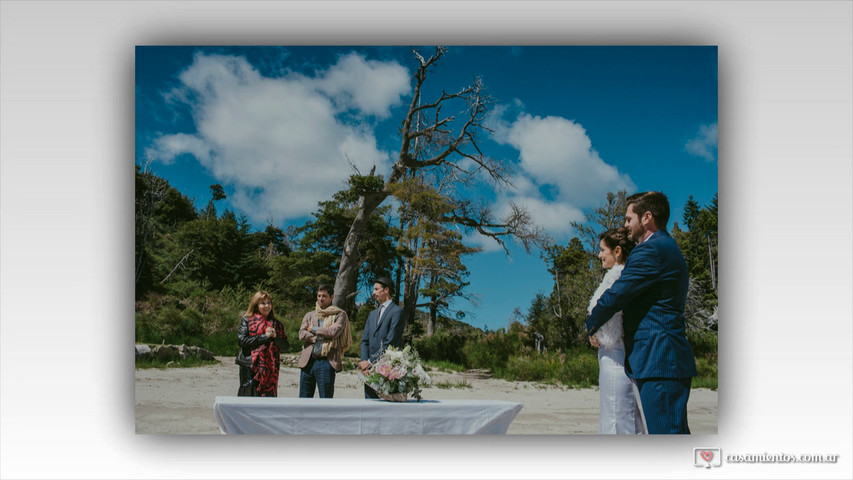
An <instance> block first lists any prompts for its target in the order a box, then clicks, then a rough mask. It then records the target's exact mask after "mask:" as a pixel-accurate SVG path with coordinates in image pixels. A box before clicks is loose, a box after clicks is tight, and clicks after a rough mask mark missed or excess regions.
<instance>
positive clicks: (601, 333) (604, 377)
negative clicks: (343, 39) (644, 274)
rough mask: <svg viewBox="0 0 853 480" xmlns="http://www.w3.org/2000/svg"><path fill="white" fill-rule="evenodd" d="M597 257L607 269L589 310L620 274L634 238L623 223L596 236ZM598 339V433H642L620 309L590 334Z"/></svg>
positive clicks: (593, 341)
mask: <svg viewBox="0 0 853 480" xmlns="http://www.w3.org/2000/svg"><path fill="white" fill-rule="evenodd" d="M599 239H600V244H599V246H600V247H601V251H600V252H599V254H598V258H599V259H600V260H601V265H602V266H603V267H604V268H605V269H609V270H607V273H606V274H605V275H604V279H603V280H602V281H601V285H599V286H598V289H596V290H595V293H594V294H593V296H592V298H591V299H590V301H589V308H588V309H587V310H588V312H591V311H592V309H593V307H595V304H596V303H597V302H598V299H599V298H600V297H601V295H602V294H603V293H604V292H606V291H607V289H608V288H610V287H611V286H612V285H613V283H614V282H615V281H616V280H617V279H618V278H619V276H620V275H621V274H622V269H623V268H624V267H625V261H626V259H627V258H628V254H629V253H630V252H631V249H632V248H634V245H635V244H634V242H633V240H631V239H630V238H629V237H628V229H626V228H625V227H619V228H614V229H611V230H608V231H606V232H604V233H602V234H601V235H600V236H599ZM590 342H591V343H592V344H593V345H595V344H596V343H598V344H599V345H598V367H599V373H598V387H599V394H600V396H601V398H600V409H601V410H600V414H599V417H598V433H604V434H627V435H634V434H640V433H643V421H642V418H641V414H640V409H639V406H638V405H637V400H636V398H635V397H634V389H633V386H632V385H631V379H630V378H628V376H627V375H626V374H625V346H624V343H623V341H622V312H618V313H616V315H613V317H612V318H611V319H610V320H608V321H607V323H605V324H604V325H602V327H601V328H600V329H599V330H598V331H597V332H595V335H593V336H592V337H591V338H590Z"/></svg>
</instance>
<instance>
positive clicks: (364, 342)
mask: <svg viewBox="0 0 853 480" xmlns="http://www.w3.org/2000/svg"><path fill="white" fill-rule="evenodd" d="M391 285H392V283H391V279H390V278H388V277H379V278H377V279H376V280H374V284H373V299H374V300H376V303H378V304H379V308H377V309H376V310H374V311H372V312H370V315H368V316H367V323H365V325H364V334H363V335H362V336H361V362H360V363H359V364H358V366H359V368H360V369H361V371H362V373H364V374H365V375H367V371H368V370H369V369H370V364H371V362H373V361H376V359H377V358H379V356H380V355H382V354H383V353H384V352H385V349H386V348H388V346H389V345H392V346H394V347H395V348H400V347H402V346H403V330H404V329H405V328H406V316H405V315H404V314H403V309H402V308H400V307H398V306H397V305H396V304H395V303H394V302H392V301H391ZM364 398H379V396H378V395H377V394H376V392H375V391H374V390H373V389H372V388H370V387H368V386H367V384H365V385H364Z"/></svg>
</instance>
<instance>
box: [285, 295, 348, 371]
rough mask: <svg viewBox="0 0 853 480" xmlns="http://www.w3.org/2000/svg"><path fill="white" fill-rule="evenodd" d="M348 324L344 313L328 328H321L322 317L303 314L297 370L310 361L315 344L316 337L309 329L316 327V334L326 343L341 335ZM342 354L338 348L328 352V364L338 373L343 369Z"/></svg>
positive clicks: (314, 312)
mask: <svg viewBox="0 0 853 480" xmlns="http://www.w3.org/2000/svg"><path fill="white" fill-rule="evenodd" d="M347 322H349V319H348V318H347V313H346V312H341V313H339V314H337V316H335V322H334V323H332V324H331V325H329V326H328V327H323V317H321V316H320V314H319V313H317V312H316V311H314V310H312V311H310V312H308V313H306V314H305V316H304V317H302V324H301V325H300V326H299V340H300V341H301V342H302V343H303V347H302V353H301V354H300V355H299V362H298V363H297V366H298V367H299V368H305V366H306V365H308V361H309V360H311V352H312V351H313V350H314V343H316V342H317V335H314V334H313V333H311V327H313V326H318V327H319V328H318V329H317V334H318V335H322V336H323V341H324V342H328V341H331V340H332V339H333V338H336V337H337V336H338V335H341V334H342V333H343V330H344V326H346V323H347ZM343 353H344V352H341V349H340V348H333V349H331V350H329V356H328V357H327V358H328V359H329V364H330V365H331V366H332V368H333V369H334V370H335V371H336V372H340V371H341V369H342V368H343V362H342V361H341V355H342V354H343Z"/></svg>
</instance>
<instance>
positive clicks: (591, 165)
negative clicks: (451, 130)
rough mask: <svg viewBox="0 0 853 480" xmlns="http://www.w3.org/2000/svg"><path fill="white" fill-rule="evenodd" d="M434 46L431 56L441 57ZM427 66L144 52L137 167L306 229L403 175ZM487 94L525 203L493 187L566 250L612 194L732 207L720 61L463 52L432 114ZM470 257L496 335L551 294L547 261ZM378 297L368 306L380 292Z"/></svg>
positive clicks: (295, 55)
mask: <svg viewBox="0 0 853 480" xmlns="http://www.w3.org/2000/svg"><path fill="white" fill-rule="evenodd" d="M432 48H433V47H425V48H423V49H422V51H423V52H425V53H426V54H428V53H430V52H431V51H432ZM414 68H415V63H414V60H413V57H412V54H411V52H410V50H409V48H408V47H392V46H380V47H352V46H349V47H137V50H136V162H137V163H146V162H148V163H149V164H150V168H151V169H152V171H154V172H155V173H156V174H158V175H160V176H163V177H165V178H167V179H168V180H169V182H170V183H171V184H172V185H173V186H174V187H176V188H177V189H179V190H180V191H181V192H183V193H185V194H187V195H188V196H189V197H190V198H194V199H195V202H196V206H197V207H202V206H204V204H205V203H206V202H207V200H208V199H209V196H210V193H209V186H210V185H211V184H213V183H219V184H221V185H223V187H224V188H225V192H226V194H227V195H228V199H227V200H224V201H223V202H221V203H220V204H219V205H220V206H219V208H220V211H222V209H223V208H231V209H232V210H234V211H235V212H236V213H237V214H238V215H245V216H246V217H247V219H248V220H249V221H250V222H251V223H252V224H253V226H255V227H256V228H263V226H265V225H266V224H267V223H268V221H270V220H272V222H273V223H274V224H276V225H278V226H280V227H282V228H285V227H286V226H288V225H302V224H304V223H305V222H306V221H307V220H309V219H310V218H311V216H310V214H311V212H313V211H315V210H316V208H317V202H318V201H322V200H325V199H328V198H329V196H330V195H331V194H332V193H334V192H335V191H337V190H340V189H341V188H343V187H344V181H345V179H346V178H347V177H348V176H349V175H350V174H351V173H352V167H351V166H350V163H351V164H353V165H355V166H356V167H358V168H359V169H360V170H361V171H362V172H367V171H368V170H369V169H370V168H371V166H373V165H376V168H377V172H378V173H382V174H385V175H387V174H388V172H389V171H390V166H391V165H392V163H393V161H394V159H395V158H396V152H397V151H398V149H399V136H398V134H397V128H398V126H399V124H400V121H401V120H402V115H403V114H404V112H405V109H406V107H407V105H408V103H409V101H410V98H411V97H410V95H411V74H412V73H413V71H414ZM475 76H479V77H480V78H482V81H483V83H484V84H485V87H486V88H487V90H488V93H489V94H490V95H491V96H492V97H494V98H495V100H496V103H495V106H494V108H493V111H492V113H491V115H490V117H489V125H490V126H491V127H492V128H493V129H494V130H495V133H494V135H493V136H491V137H488V138H484V139H483V140H482V141H481V147H482V148H483V150H484V152H485V153H486V154H488V155H490V156H492V157H494V158H498V159H501V160H503V161H505V162H506V163H507V164H509V165H511V166H512V167H513V171H512V179H513V182H514V184H515V185H516V187H517V188H516V189H515V190H512V191H505V192H498V193H495V192H493V191H490V190H485V189H479V190H478V191H477V195H479V196H481V197H482V198H484V199H485V200H486V201H487V202H489V203H490V204H491V205H492V206H493V207H494V209H495V211H497V212H500V211H502V210H503V209H506V208H507V206H508V205H509V202H515V203H517V204H520V205H524V206H526V207H527V208H528V209H529V211H530V212H531V214H532V216H533V219H534V221H536V222H537V224H539V225H540V226H541V227H542V228H543V230H544V231H545V232H546V233H547V234H549V235H550V236H552V237H553V238H555V240H556V241H557V242H559V243H561V244H565V243H566V242H568V241H569V240H570V239H571V237H572V236H574V234H573V232H572V229H571V227H570V225H569V224H570V222H571V221H573V220H582V218H583V215H584V214H585V213H587V212H588V211H589V210H591V209H593V208H595V207H597V206H599V205H601V204H602V203H603V202H604V201H605V195H606V193H607V192H609V191H616V190H618V189H621V188H625V189H627V190H628V191H629V193H632V192H637V191H645V190H662V191H663V192H665V193H666V194H667V195H668V196H669V199H670V202H671V209H672V215H671V219H670V225H669V227H670V228H671V227H672V222H673V221H679V223H681V222H680V219H681V211H682V209H683V206H684V203H685V202H686V200H687V198H688V196H689V195H693V196H694V197H695V199H696V200H697V201H698V202H699V203H700V205H706V204H708V203H709V202H710V201H711V199H712V198H713V196H714V195H715V193H716V192H717V178H718V176H717V166H718V165H717V48H716V47H702V46H700V47H558V46H550V47H531V46H524V47H479V46H477V47H473V46H464V47H453V46H451V47H449V50H448V52H447V54H446V55H445V56H444V58H443V59H442V61H441V63H440V64H439V65H438V68H436V69H435V70H434V71H433V73H432V74H431V75H430V76H429V77H428V79H427V83H426V84H425V94H424V98H425V100H426V99H431V98H434V97H435V96H437V95H438V94H440V91H441V90H442V89H445V90H447V91H454V90H458V89H459V88H461V87H463V86H465V85H467V84H469V83H470V82H471V81H472V79H473V78H474V77H475ZM466 238H467V240H468V241H470V242H471V243H474V244H478V245H481V246H482V247H483V248H484V251H483V253H480V254H477V255H475V256H473V257H470V258H468V260H467V262H466V264H467V265H468V267H469V269H470V271H471V275H470V277H469V281H470V282H471V285H470V286H469V288H468V289H469V292H470V293H472V294H476V295H477V296H478V297H479V300H478V303H479V306H478V307H476V308H475V307H473V306H472V305H471V304H469V303H467V302H465V301H459V302H457V304H456V305H455V308H461V309H463V310H466V311H467V312H468V317H466V321H468V322H469V323H471V324H473V325H474V326H477V327H480V328H483V327H484V326H488V328H491V329H495V328H501V327H504V326H506V325H507V323H508V321H509V319H510V318H511V316H512V312H513V310H514V309H515V308H520V309H521V310H522V312H526V311H527V308H528V307H529V305H530V301H531V300H532V298H533V297H534V296H535V295H536V293H538V292H543V293H548V292H549V291H550V288H551V285H552V279H551V278H550V276H549V274H548V272H547V269H546V266H545V264H544V262H543V261H542V260H541V259H540V257H539V255H538V252H535V251H534V252H532V253H531V254H530V255H527V254H526V253H525V252H524V251H523V250H522V249H521V248H520V247H515V246H513V247H511V253H512V261H510V260H509V259H508V258H507V256H506V254H505V253H504V252H503V250H502V249H500V248H499V247H498V246H497V245H496V244H495V243H494V242H492V241H490V240H488V239H483V238H478V237H477V236H476V235H475V234H471V235H469V236H467V237H466ZM365 293H366V292H365Z"/></svg>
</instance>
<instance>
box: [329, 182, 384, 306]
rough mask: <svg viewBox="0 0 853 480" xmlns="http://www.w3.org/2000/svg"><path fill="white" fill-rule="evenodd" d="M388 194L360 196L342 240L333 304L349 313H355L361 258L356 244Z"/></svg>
mask: <svg viewBox="0 0 853 480" xmlns="http://www.w3.org/2000/svg"><path fill="white" fill-rule="evenodd" d="M387 196H388V195H387V194H385V193H384V192H379V193H375V194H370V195H367V196H361V197H359V199H358V212H357V213H356V215H355V220H353V222H352V225H351V226H350V229H349V232H348V233H347V238H346V240H344V248H343V253H341V264H340V267H339V268H338V274H337V275H336V276H335V298H334V300H333V304H334V305H335V306H336V307H338V308H340V309H343V310H346V311H347V312H350V313H355V312H354V311H353V310H354V307H355V295H356V293H357V292H356V286H357V283H358V269H359V268H360V267H361V264H362V261H363V259H362V258H361V254H360V253H359V251H358V244H359V242H361V237H362V236H363V235H364V230H365V228H367V220H368V219H369V218H370V215H372V214H373V212H374V211H375V210H376V207H378V206H379V204H380V203H382V201H383V200H385V198H386V197H387Z"/></svg>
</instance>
